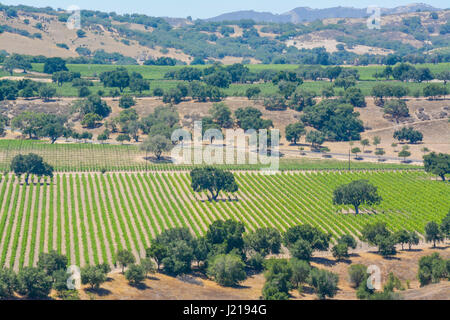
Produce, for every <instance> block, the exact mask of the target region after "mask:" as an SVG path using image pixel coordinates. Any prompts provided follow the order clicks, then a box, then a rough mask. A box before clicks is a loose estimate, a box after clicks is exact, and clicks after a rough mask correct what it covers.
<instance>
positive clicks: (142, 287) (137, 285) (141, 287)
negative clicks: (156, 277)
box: [130, 282, 151, 291]
mask: <svg viewBox="0 0 450 320" xmlns="http://www.w3.org/2000/svg"><path fill="white" fill-rule="evenodd" d="M130 287H133V288H136V289H138V290H140V291H144V290H147V289H151V288H150V287H149V286H148V285H146V284H145V283H144V282H138V283H130Z"/></svg>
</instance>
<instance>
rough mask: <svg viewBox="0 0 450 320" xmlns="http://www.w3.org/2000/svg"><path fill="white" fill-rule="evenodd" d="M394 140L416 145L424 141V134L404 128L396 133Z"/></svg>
mask: <svg viewBox="0 0 450 320" xmlns="http://www.w3.org/2000/svg"><path fill="white" fill-rule="evenodd" d="M394 139H397V140H398V141H407V142H408V143H412V144H415V143H418V142H421V141H422V140H423V133H422V132H420V131H418V130H415V129H414V128H413V127H403V128H401V129H400V130H396V131H395V132H394Z"/></svg>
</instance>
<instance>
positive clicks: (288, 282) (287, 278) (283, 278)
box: [262, 258, 339, 300]
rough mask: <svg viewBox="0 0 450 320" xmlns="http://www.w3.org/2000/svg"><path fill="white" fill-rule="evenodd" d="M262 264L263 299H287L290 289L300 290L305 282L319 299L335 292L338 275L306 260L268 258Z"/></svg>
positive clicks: (332, 295) (330, 295)
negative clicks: (315, 266)
mask: <svg viewBox="0 0 450 320" xmlns="http://www.w3.org/2000/svg"><path fill="white" fill-rule="evenodd" d="M264 265H265V269H266V271H265V273H264V276H265V278H266V282H265V284H264V287H263V291H262V298H263V299H264V300H288V299H289V296H290V295H289V292H290V291H291V290H292V289H295V288H297V289H298V290H299V292H302V290H303V286H304V285H305V284H308V285H309V286H310V287H312V289H313V291H314V292H315V293H316V294H317V297H318V298H319V299H325V298H326V297H330V298H332V297H334V296H335V295H336V293H337V290H338V280H339V278H338V276H337V275H336V274H334V273H332V272H330V271H327V270H322V269H318V268H314V267H312V266H311V265H310V264H309V263H308V262H307V261H304V260H300V259H297V258H291V259H289V260H287V259H269V260H267V261H266V262H265V263H264Z"/></svg>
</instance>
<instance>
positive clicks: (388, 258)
mask: <svg viewBox="0 0 450 320" xmlns="http://www.w3.org/2000/svg"><path fill="white" fill-rule="evenodd" d="M381 257H382V258H383V259H384V260H391V261H392V260H396V261H398V260H401V259H400V258H399V257H396V256H386V257H383V256H381Z"/></svg>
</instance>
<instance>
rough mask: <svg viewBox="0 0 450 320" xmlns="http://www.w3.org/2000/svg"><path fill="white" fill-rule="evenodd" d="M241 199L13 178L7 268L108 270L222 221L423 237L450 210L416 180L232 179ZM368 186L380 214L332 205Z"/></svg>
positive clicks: (89, 177) (1, 226)
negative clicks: (175, 230) (380, 228)
mask: <svg viewBox="0 0 450 320" xmlns="http://www.w3.org/2000/svg"><path fill="white" fill-rule="evenodd" d="M235 176H236V178H237V182H238V184H239V191H238V192H237V193H236V194H234V195H231V194H221V197H220V201H218V202H209V201H208V200H207V196H206V194H194V193H193V192H192V189H191V188H190V177H189V172H187V171H184V172H182V171H172V172H145V173H144V172H135V173H130V172H128V173H124V172H122V173H106V174H100V173H93V172H92V173H57V174H55V176H54V177H53V179H51V180H50V179H49V180H47V181H44V180H42V181H41V182H38V181H37V180H34V181H33V183H30V184H29V185H28V186H27V185H25V184H23V183H22V182H20V181H19V180H18V178H17V177H15V176H14V175H12V174H8V175H6V176H3V177H2V179H1V183H0V266H8V267H13V268H15V269H16V270H17V269H20V268H22V267H23V266H29V265H33V264H36V262H37V258H38V254H39V253H40V252H42V251H49V250H52V249H55V250H57V251H59V252H61V253H63V254H66V255H67V256H68V258H69V262H70V263H71V264H76V265H80V266H83V265H86V264H95V263H100V262H108V263H109V264H111V265H114V263H115V258H114V253H115V252H116V251H117V250H118V249H122V248H126V249H128V250H130V251H131V252H133V254H134V255H135V256H136V257H142V256H143V255H144V252H145V249H146V248H147V247H148V246H149V245H150V240H151V239H152V238H153V237H155V235H156V234H158V233H160V232H161V231H162V230H164V229H167V228H172V227H187V228H189V229H190V230H191V232H192V233H193V234H195V235H196V236H200V235H202V234H204V233H205V231H206V230H207V228H208V225H209V224H211V223H212V222H213V221H215V220H218V219H234V220H239V221H242V222H243V223H244V224H245V226H246V229H247V230H254V229H256V228H259V227H265V226H271V227H275V228H277V229H279V230H281V231H283V230H286V229H287V228H289V227H290V226H293V225H297V224H304V223H308V224H311V225H313V226H316V227H318V228H320V229H321V230H323V231H325V232H329V233H331V234H332V235H333V237H334V238H336V237H337V236H339V235H342V234H352V235H355V236H358V235H359V234H360V230H361V229H362V227H363V226H364V225H365V224H366V223H369V222H373V221H385V222H386V223H387V224H388V226H389V228H390V229H392V230H393V231H395V230H398V229H400V228H405V229H409V230H416V231H418V232H420V233H423V231H424V226H425V224H426V223H427V222H429V221H432V220H434V221H437V222H440V220H441V219H442V218H443V217H444V215H445V214H446V213H447V212H448V209H449V207H450V185H449V183H448V182H441V181H437V180H436V179H434V177H432V176H430V175H427V174H425V173H423V172H419V171H353V172H325V171H287V172H283V173H279V174H275V175H264V174H261V173H259V172H256V171H255V172H253V171H247V172H244V171H242V172H241V171H240V172H236V174H235ZM356 179H368V180H370V181H371V182H372V183H373V184H375V185H376V186H378V189H379V192H380V194H381V196H382V197H383V201H382V203H381V204H380V205H378V206H375V207H373V208H362V214H360V215H358V216H355V215H354V214H350V213H348V212H349V210H350V208H349V207H343V206H334V205H333V204H332V192H333V190H334V188H335V187H336V186H338V185H340V184H344V183H348V182H350V181H352V180H356Z"/></svg>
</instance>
